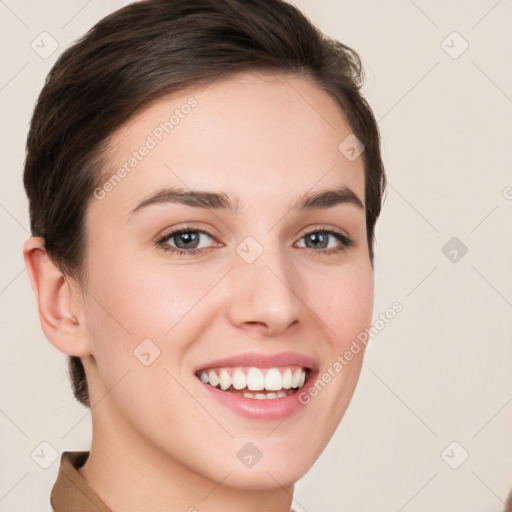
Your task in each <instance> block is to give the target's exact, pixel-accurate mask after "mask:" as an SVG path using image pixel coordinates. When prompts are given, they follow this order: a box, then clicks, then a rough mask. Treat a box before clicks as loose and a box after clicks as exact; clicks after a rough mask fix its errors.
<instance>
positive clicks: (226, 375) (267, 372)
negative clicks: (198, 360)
mask: <svg viewBox="0 0 512 512" xmlns="http://www.w3.org/2000/svg"><path fill="white" fill-rule="evenodd" d="M310 373H311V369H310V368H308V367H306V366H300V365H286V366H274V367H270V368H262V367H257V366H219V367H211V368H203V369H201V370H199V371H197V372H196V373H195V375H196V377H197V378H198V379H199V380H201V382H202V383H203V384H205V385H207V386H210V387H213V388H216V389H218V390H220V391H223V392H225V393H230V394H233V395H239V396H242V397H244V398H249V399H253V400H276V399H280V398H286V397H288V396H290V395H294V394H295V393H297V392H298V391H299V390H300V389H301V388H303V387H304V386H305V384H306V383H307V382H308V379H309V376H310Z"/></svg>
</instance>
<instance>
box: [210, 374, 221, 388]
mask: <svg viewBox="0 0 512 512" xmlns="http://www.w3.org/2000/svg"><path fill="white" fill-rule="evenodd" d="M208 381H209V383H210V385H212V386H213V387H216V386H217V385H218V384H219V377H218V376H217V374H216V373H215V372H214V371H213V370H210V372H209V373H208Z"/></svg>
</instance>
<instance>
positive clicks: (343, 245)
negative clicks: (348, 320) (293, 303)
mask: <svg viewBox="0 0 512 512" xmlns="http://www.w3.org/2000/svg"><path fill="white" fill-rule="evenodd" d="M189 232H194V233H203V234H205V235H208V236H209V237H210V238H212V239H213V240H215V237H214V236H213V235H212V234H211V233H209V232H208V231H206V230H204V229H197V228H187V227H185V228H180V229H177V230H174V231H171V232H170V233H167V234H165V235H163V236H162V237H160V238H159V239H158V240H157V241H156V245H157V246H158V247H159V248H161V249H162V250H164V251H166V252H167V251H168V252H171V253H174V254H178V255H179V256H192V255H194V254H198V253H201V252H203V253H205V252H209V251H211V250H213V249H214V247H209V248H206V249H205V248H203V249H190V250H183V249H177V248H175V247H172V246H170V245H169V244H167V243H166V242H167V241H168V240H170V239H171V238H174V237H175V236H178V235H180V234H182V233H189ZM318 233H322V234H328V235H332V236H334V237H335V238H336V239H337V240H338V241H339V242H340V246H339V247H337V248H334V249H319V250H316V249H309V248H306V249H308V250H309V251H310V252H311V253H312V254H314V255H315V256H317V255H334V254H338V253H340V252H342V251H343V252H345V251H346V250H347V249H348V248H350V247H352V246H353V245H354V241H353V240H352V239H351V238H350V237H348V236H346V235H344V234H343V233H341V232H339V231H336V230H333V229H332V228H327V227H325V228H323V227H321V228H317V229H315V230H313V231H308V232H307V233H304V234H303V235H302V236H301V238H300V239H301V240H302V238H304V237H306V236H308V235H312V234H318Z"/></svg>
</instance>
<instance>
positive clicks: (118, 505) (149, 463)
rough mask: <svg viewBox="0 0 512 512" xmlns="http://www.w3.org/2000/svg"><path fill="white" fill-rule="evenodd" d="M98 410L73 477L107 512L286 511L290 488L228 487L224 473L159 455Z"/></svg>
mask: <svg viewBox="0 0 512 512" xmlns="http://www.w3.org/2000/svg"><path fill="white" fill-rule="evenodd" d="M103 402H107V400H104V401H103ZM102 405H103V407H101V409H102V410H101V411H98V410H94V411H92V413H93V439H92V445H91V450H90V455H89V458H88V459H87V462H86V463H85V465H84V466H83V467H82V468H80V469H79V473H80V474H81V475H82V477H83V478H84V479H85V480H86V482H87V483H88V485H89V486H90V487H91V488H92V489H93V491H94V492H95V493H96V494H97V495H98V496H99V498H100V499H101V500H102V501H104V502H105V504H106V505H107V506H108V507H109V508H111V509H112V510H113V511H115V512H133V511H139V510H151V511H154V512H159V511H162V512H164V511H166V512H167V511H169V510H181V511H184V512H199V511H200V512H215V511H218V510H222V511H223V512H235V511H236V512H256V511H261V510H265V511H272V512H289V511H290V507H291V503H292V496H293V485H290V486H288V487H276V486H277V485H278V484H277V483H276V482H272V483H273V485H274V488H272V489H264V490H248V489H243V488H240V487H238V488H236V487H230V485H229V483H230V482H229V472H228V473H227V474H225V475H224V474H222V475H221V474H219V475H218V478H217V479H215V480H213V479H211V478H208V477H206V476H204V475H201V474H200V473H198V472H197V471H194V470H193V469H191V468H190V467H187V466H186V465H185V464H183V463H182V462H180V461H179V460H177V459H175V458H173V457H172V456H171V455H169V454H168V453H165V452H163V451H162V450H161V449H159V448H158V447H157V446H156V445H154V444H152V443H151V442H150V441H149V440H148V439H146V438H144V437H142V436H141V434H140V433H139V432H138V431H136V430H134V429H133V428H131V427H130V426H129V425H128V424H127V423H126V422H125V421H123V419H122V418H120V416H119V415H116V414H105V413H107V410H109V411H112V410H114V409H112V408H111V407H105V406H107V404H106V403H103V404H102ZM109 405H110V406H112V405H113V404H112V403H110V404H109ZM98 412H101V414H102V416H101V418H102V420H101V421H100V420H99V419H98V417H97V414H94V413H98ZM213 464H215V463H214V462H213Z"/></svg>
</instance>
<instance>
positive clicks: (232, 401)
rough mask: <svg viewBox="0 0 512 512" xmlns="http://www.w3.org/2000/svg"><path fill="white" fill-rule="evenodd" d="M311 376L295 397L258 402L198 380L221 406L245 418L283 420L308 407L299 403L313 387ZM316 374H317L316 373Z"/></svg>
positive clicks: (267, 399) (311, 375)
mask: <svg viewBox="0 0 512 512" xmlns="http://www.w3.org/2000/svg"><path fill="white" fill-rule="evenodd" d="M310 372H311V373H310V375H309V377H308V380H307V381H306V383H305V385H304V386H303V387H302V388H301V389H299V390H298V391H297V392H295V393H294V394H293V395H289V396H284V397H282V398H270V399H269V398H264V399H262V400H258V399H257V398H245V397H244V396H242V395H238V394H235V393H230V392H229V391H222V390H220V389H218V388H214V387H213V386H210V385H209V384H205V383H204V382H202V381H201V380H200V379H197V380H198V382H199V384H200V385H201V387H202V388H203V389H204V390H205V391H206V392H208V393H210V395H211V396H212V397H213V398H214V399H216V400H218V401H219V402H220V403H221V404H223V405H224V406H226V407H229V408H230V409H231V410H232V411H235V412H236V413H238V414H240V415H242V416H245V417H246V418H250V419H269V420H273V419H282V418H286V417H287V416H290V415H291V414H294V413H296V412H298V411H300V410H302V408H303V407H304V406H305V405H307V403H302V402H300V401H299V396H301V394H304V392H306V393H307V391H308V389H309V388H310V387H311V386H312V385H313V382H314V378H313V377H314V375H313V372H312V371H310ZM315 373H316V372H315Z"/></svg>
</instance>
